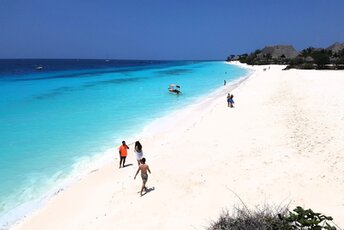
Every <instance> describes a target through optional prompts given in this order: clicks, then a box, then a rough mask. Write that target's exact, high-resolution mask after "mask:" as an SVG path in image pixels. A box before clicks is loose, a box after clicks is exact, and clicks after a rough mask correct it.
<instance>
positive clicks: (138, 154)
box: [134, 141, 143, 166]
mask: <svg viewBox="0 0 344 230" xmlns="http://www.w3.org/2000/svg"><path fill="white" fill-rule="evenodd" d="M134 152H135V154H136V160H137V165H139V166H140V161H141V159H142V157H143V152H142V145H141V143H140V142H139V141H136V142H135V149H134Z"/></svg>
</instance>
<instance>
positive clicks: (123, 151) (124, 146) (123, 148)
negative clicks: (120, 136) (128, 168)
mask: <svg viewBox="0 0 344 230" xmlns="http://www.w3.org/2000/svg"><path fill="white" fill-rule="evenodd" d="M127 149H129V147H128V145H127V144H126V143H125V141H122V145H121V146H120V147H119V148H118V150H119V157H120V159H121V160H120V161H119V168H121V165H122V162H123V168H124V164H125V158H126V157H127V154H128V152H127Z"/></svg>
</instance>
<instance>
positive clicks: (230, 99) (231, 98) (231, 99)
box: [229, 94, 234, 108]
mask: <svg viewBox="0 0 344 230" xmlns="http://www.w3.org/2000/svg"><path fill="white" fill-rule="evenodd" d="M233 97H234V95H233V94H231V96H230V98H229V101H230V104H231V108H234V100H233Z"/></svg>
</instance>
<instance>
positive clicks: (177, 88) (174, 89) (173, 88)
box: [168, 84, 182, 95]
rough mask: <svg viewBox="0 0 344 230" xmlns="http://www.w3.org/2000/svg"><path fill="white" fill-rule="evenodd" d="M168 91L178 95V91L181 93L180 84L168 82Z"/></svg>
mask: <svg viewBox="0 0 344 230" xmlns="http://www.w3.org/2000/svg"><path fill="white" fill-rule="evenodd" d="M168 91H169V92H170V93H172V94H176V95H179V94H180V93H182V92H181V91H180V86H179V85H176V84H170V86H169V87H168Z"/></svg>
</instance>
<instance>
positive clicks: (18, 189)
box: [0, 62, 246, 224]
mask: <svg viewBox="0 0 344 230" xmlns="http://www.w3.org/2000/svg"><path fill="white" fill-rule="evenodd" d="M245 74H246V70H244V69H240V68H238V67H234V66H231V65H228V64H225V63H223V62H195V63H185V64H180V63H179V64H178V65H161V66H153V67H149V68H139V69H136V68H126V69H125V70H124V71H111V70H108V69H107V71H103V72H99V71H98V72H97V71H90V70H85V69H80V70H65V71H56V72H49V73H30V74H22V76H15V77H13V76H7V75H6V76H1V78H0V92H1V97H0V127H1V129H0V138H1V142H0V181H1V190H0V216H2V215H4V214H5V213H7V212H8V211H10V210H13V209H14V208H16V207H18V206H19V205H21V204H24V203H26V202H29V201H32V200H37V199H39V198H40V197H41V196H42V195H43V194H44V193H46V192H47V191H48V190H49V189H52V188H53V186H54V185H56V184H57V183H60V182H61V181H63V180H64V179H66V178H67V177H68V175H69V174H70V173H71V172H72V171H73V170H74V169H75V167H76V165H78V164H80V162H81V159H83V161H82V162H87V159H88V158H89V159H91V157H92V156H95V155H99V154H100V155H101V154H102V153H104V151H105V150H107V149H109V148H113V147H114V146H118V145H119V144H120V141H121V140H122V139H126V138H128V137H130V136H132V135H133V134H135V133H137V132H138V131H141V130H142V129H143V127H144V126H145V125H146V124H147V123H149V122H151V121H152V120H154V119H156V118H159V117H161V116H163V115H164V114H166V111H168V110H169V109H170V108H171V107H173V108H174V109H177V108H182V107H184V106H185V105H188V104H191V103H192V102H194V101H195V100H196V99H197V98H199V97H200V96H202V95H204V94H207V93H210V92H211V91H213V90H215V89H216V88H218V87H220V86H221V85H223V80H224V79H226V80H227V82H230V80H234V79H237V78H239V77H242V76H244V75H245ZM52 76H55V77H52ZM56 76H57V77H56ZM66 76H67V77H66ZM170 83H177V84H179V85H181V86H182V92H183V94H182V95H180V96H175V95H171V94H169V93H168V91H167V87H168V85H169V84H170ZM85 159H86V160H85ZM0 224H1V223H0Z"/></svg>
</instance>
